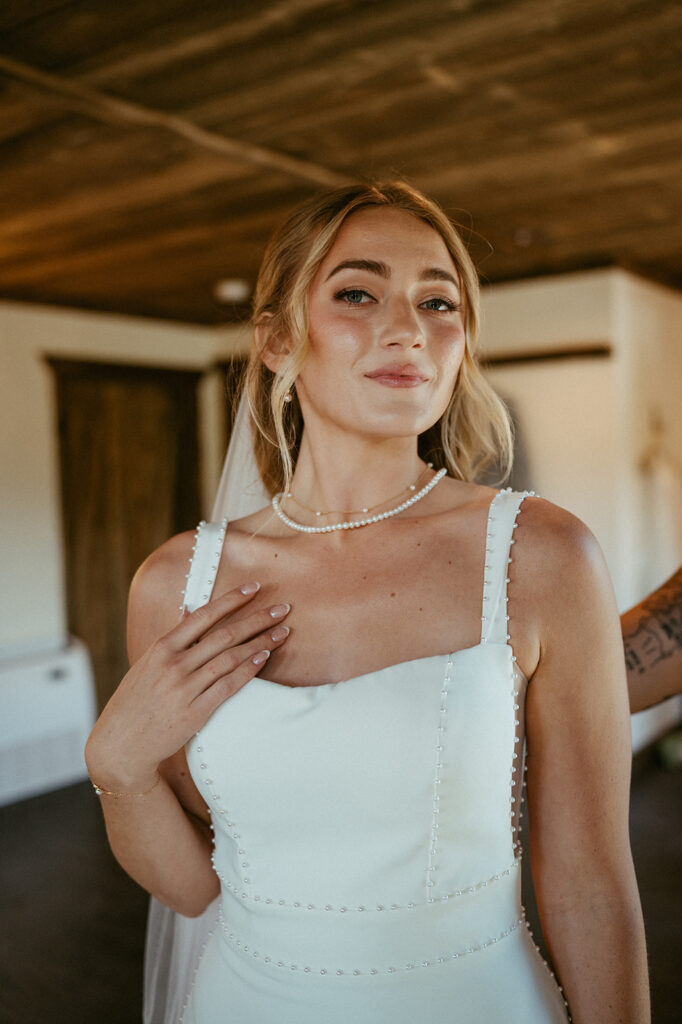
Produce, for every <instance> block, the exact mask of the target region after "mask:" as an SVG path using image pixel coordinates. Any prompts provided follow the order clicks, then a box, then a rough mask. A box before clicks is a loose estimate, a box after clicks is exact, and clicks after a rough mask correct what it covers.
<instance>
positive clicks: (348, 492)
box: [290, 431, 428, 522]
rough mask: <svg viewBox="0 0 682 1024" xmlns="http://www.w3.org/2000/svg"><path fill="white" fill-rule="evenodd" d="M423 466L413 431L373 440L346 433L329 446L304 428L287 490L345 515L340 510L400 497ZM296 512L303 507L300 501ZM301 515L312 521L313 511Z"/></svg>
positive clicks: (312, 505) (299, 498)
mask: <svg viewBox="0 0 682 1024" xmlns="http://www.w3.org/2000/svg"><path fill="white" fill-rule="evenodd" d="M332 450H333V455H331V454H330V452H331V451H332ZM425 468H426V466H425V463H424V462H423V461H422V460H421V459H420V458H419V456H418V454H417V441H416V438H415V437H406V438H391V439H389V440H384V439H381V440H378V441H374V440H372V439H370V440H368V439H366V438H349V437H348V436H347V435H346V436H345V437H344V439H343V445H339V446H334V448H333V449H331V448H330V447H329V446H327V445H323V444H322V443H320V442H319V441H317V443H316V439H309V438H307V437H306V432H305V431H304V432H303V437H302V439H301V450H300V454H299V457H298V461H297V463H296V470H295V472H294V477H293V480H292V484H291V488H290V491H291V493H292V494H293V495H295V497H296V499H297V501H299V502H301V503H302V504H303V505H304V506H307V507H308V508H309V509H316V510H318V509H319V510H321V511H323V512H326V511H329V510H334V511H335V512H336V513H337V516H336V518H337V519H343V518H344V517H343V516H342V515H339V514H338V513H340V512H350V511H355V510H360V509H364V508H374V507H376V506H380V505H382V504H383V503H385V502H390V501H391V500H392V499H395V500H398V498H399V496H400V494H401V493H402V492H403V491H406V490H408V489H409V487H410V485H411V484H414V483H415V482H416V481H417V479H418V478H419V477H420V475H421V474H423V473H424V470H425ZM426 479H428V478H427V477H424V479H423V480H422V481H420V483H425V482H426ZM290 507H293V506H290ZM296 512H297V513H299V512H301V508H300V506H297V507H296ZM297 518H299V516H298V514H297ZM300 518H301V519H302V520H304V521H305V522H312V521H313V519H314V516H311V514H310V513H309V512H307V513H306V514H305V517H304V516H303V515H301V516H300Z"/></svg>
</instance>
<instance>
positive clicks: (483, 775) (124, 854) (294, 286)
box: [86, 183, 649, 1024]
mask: <svg viewBox="0 0 682 1024" xmlns="http://www.w3.org/2000/svg"><path fill="white" fill-rule="evenodd" d="M477 320H478V286H477V281H476V275H475V271H474V269H473V266H472V264H471V261H470V259H469V257H468V255H467V253H466V250H465V248H464V246H463V244H462V242H461V240H460V238H459V236H458V234H457V233H456V231H455V229H454V227H453V226H452V225H451V223H450V222H449V221H448V219H447V218H446V216H445V215H444V213H443V212H442V211H441V210H440V208H439V207H437V206H436V204H435V203H433V202H432V201H431V200H429V199H427V198H426V197H425V196H423V195H421V194H420V193H419V192H417V191H416V190H414V189H412V188H410V187H409V186H407V185H405V184H402V183H397V184H390V185H387V186H371V185H358V186H349V187H347V188H342V189H336V190H334V191H331V192H326V193H324V194H322V195H321V196H316V197H314V198H313V199H312V200H309V201H308V202H306V203H305V204H303V205H302V206H301V207H299V208H298V209H297V210H296V211H294V213H293V214H292V215H291V216H290V218H289V219H288V220H287V222H286V223H285V224H284V225H283V226H282V227H281V228H280V229H279V231H278V232H277V233H276V235H275V237H274V238H273V239H272V241H271V243H270V245H269V247H268V250H267V252H266V255H265V258H264V262H263V266H262V268H261V272H260V276H259V281H258V286H257V291H256V297H255V316H254V323H255V332H254V344H253V351H252V354H251V359H250V363H249V367H248V371H247V379H246V384H245V389H246V390H245V394H246V397H245V398H244V399H243V400H242V404H241V411H240V416H239V418H238V419H239V422H238V426H237V430H236V438H235V439H234V441H233V444H232V445H231V453H230V455H229V456H228V463H227V481H228V484H227V493H226V494H224V495H223V497H224V501H225V504H223V506H222V509H224V510H225V511H227V512H228V514H229V515H230V516H231V518H230V521H229V522H227V521H224V522H222V523H220V522H218V523H217V524H213V523H211V524H202V526H201V527H200V528H199V530H198V531H197V534H196V535H195V534H192V533H189V534H180V535H179V536H176V537H173V538H171V540H169V541H168V542H167V543H166V544H164V545H163V546H162V547H161V548H160V549H159V550H158V551H156V552H155V553H154V554H153V555H151V557H150V558H148V559H147V561H146V562H145V563H144V564H143V566H142V567H141V568H140V569H139V570H138V573H137V574H136V576H135V579H134V581H133V585H132V588H131V594H130V606H129V631H128V643H129V653H130V663H131V669H130V671H129V672H128V673H127V675H126V676H125V678H124V679H123V681H122V682H121V684H120V686H119V688H118V690H117V691H116V693H115V694H114V696H113V697H112V699H111V700H110V702H109V703H108V705H107V706H106V708H105V709H104V711H103V712H102V715H101V717H100V719H99V721H98V722H97V724H96V726H95V728H94V730H93V732H92V734H91V736H90V739H89V741H88V745H87V749H86V758H87V763H88V768H89V771H90V775H91V778H92V779H93V782H94V784H95V786H96V788H97V791H98V793H100V795H101V798H102V799H101V802H102V807H103V811H104V815H105V818H106V824H107V831H108V836H109V840H110V843H111V846H112V849H113V851H114V854H115V856H116V857H117V859H118V860H119V862H120V863H121V865H122V866H123V867H124V868H125V870H126V871H127V872H128V873H129V874H130V875H131V876H132V877H133V878H134V879H135V880H136V881H137V882H138V883H139V884H140V885H142V886H143V887H144V888H145V889H147V890H148V891H149V892H150V893H151V894H152V895H153V896H154V897H156V900H157V901H159V902H158V903H154V914H158V913H159V910H160V908H159V903H161V904H164V905H165V906H166V907H168V908H171V909H172V910H173V911H175V912H176V914H177V915H181V916H180V917H178V918H177V921H178V922H185V919H186V918H195V917H198V916H199V915H202V914H203V913H204V912H206V916H207V917H208V918H210V921H209V922H208V923H207V925H206V929H205V931H206V933H207V934H206V935H204V938H205V941H202V943H201V945H202V947H203V948H201V949H200V950H199V951H198V953H199V955H198V956H197V957H196V958H193V963H192V965H191V974H192V978H191V980H190V982H189V984H188V985H187V986H186V985H185V981H184V978H185V975H186V973H187V968H188V966H189V965H188V963H185V962H182V960H183V958H184V960H186V959H187V957H188V956H189V953H188V951H185V952H184V953H183V954H182V957H181V962H180V963H178V962H177V961H176V962H175V963H174V964H173V963H171V966H170V967H169V966H168V965H166V967H165V968H159V969H158V970H155V967H156V968H158V966H159V965H158V964H156V960H157V958H158V956H159V954H158V953H157V949H156V945H155V942H156V939H155V938H154V936H152V941H151V944H150V946H149V948H148V955H149V958H150V964H151V975H154V976H155V980H156V981H157V982H160V983H162V984H168V985H170V986H173V985H175V988H176V989H177V990H178V991H177V993H176V995H179V996H180V997H181V1001H180V1004H179V1006H178V1008H177V1009H176V1008H175V1003H174V1002H173V999H172V998H170V997H166V996H162V997H161V998H160V1000H159V1001H158V1002H157V1004H156V1005H157V1009H155V1010H153V1011H152V1015H151V1016H150V1017H149V1019H150V1020H153V1021H154V1022H159V1021H162V1020H163V1021H166V1020H167V1021H172V1020H183V1021H184V1022H185V1024H218V1022H223V1021H230V1022H231V1024H265V1022H269V1021H272V1022H275V1021H276V1022H278V1024H294V1022H296V1024H308V1022H309V1024H312V1022H315V1024H319V1022H322V1021H324V1022H330V1024H337V1022H338V1024H340V1022H342V1021H343V1022H346V1021H347V1020H349V1019H355V1020H356V1021H357V1022H358V1024H370V1022H373V1024H381V1022H389V1021H390V1022H391V1024H407V1022H408V1021H409V1022H413V1021H415V1020H429V1021H431V1022H442V1024H445V1022H453V1024H454V1022H467V1024H469V1022H470V1024H493V1022H495V1024H497V1022H499V1021H501V1020H505V1021H507V1022H512V1024H514V1022H518V1024H522V1022H523V1024H528V1022H531V1021H532V1022H538V1024H544V1022H558V1021H566V1020H567V1019H572V1020H573V1021H574V1022H575V1024H597V1022H598V1024H615V1022H625V1021H627V1022H632V1024H643V1022H646V1021H648V1020H649V1009H648V1006H649V1003H648V986H647V969H646V954H645V945H644V932H643V925H642V918H641V910H640V904H639V897H638V893H637V888H636V882H635V877H634V871H633V866H632V860H631V855H630V847H629V839H628V792H629V772H630V734H629V709H628V703H627V691H626V686H625V669H624V663H623V648H622V638H621V632H620V625H619V619H618V613H617V610H616V603H615V598H614V594H613V589H612V585H611V581H610V579H609V576H608V572H607V569H606V566H605V562H604V558H603V555H602V552H601V550H600V548H599V546H598V544H597V542H596V540H595V538H594V536H593V535H592V534H591V533H590V531H589V530H588V529H587V527H586V526H585V525H584V524H583V523H582V522H581V521H580V520H578V519H576V517H574V516H573V515H571V514H570V513H569V512H567V511H566V510H564V509H562V508H559V507H557V506H556V505H553V504H552V503H551V502H548V501H545V500H544V499H542V498H541V497H538V496H536V495H534V493H533V492H513V491H511V490H510V489H506V490H498V489H494V488H490V487H486V486H481V485H478V484H476V483H475V478H476V475H477V473H478V472H479V471H480V469H481V468H483V467H484V466H485V465H486V464H488V463H490V462H492V461H493V460H494V459H496V458H497V457H498V456H499V455H500V453H501V454H502V461H503V464H506V467H507V468H508V467H509V465H510V462H511V431H510V427H509V421H508V417H507V413H506V410H505V408H504V406H503V404H502V403H501V402H500V400H499V399H498V398H497V396H496V395H495V394H494V393H493V392H492V390H491V389H490V387H489V385H487V383H486V382H485V380H484V378H483V376H482V374H481V372H480V370H479V368H478V365H477V363H476V359H475V355H474V350H475V338H476V329H477ZM256 468H257V473H255V480H254V479H253V477H254V471H255V469H256ZM250 473H251V476H250V475H249V474H250ZM247 481H250V483H247ZM270 499H272V500H270ZM222 509H221V514H224V512H223V511H222ZM232 509H233V510H235V511H230V510H232ZM511 545H514V547H512V546H511ZM188 569H189V572H188ZM186 577H187V578H186ZM183 585H184V586H185V591H184V594H183V603H182V615H181V618H180V621H178V610H177V604H178V598H179V595H180V592H181V591H182V586H183ZM524 749H527V751H528V760H527V793H528V807H529V819H530V831H529V849H530V858H531V863H532V871H533V881H534V885H535V889H536V893H537V899H538V907H539V912H540V918H541V923H542V929H543V934H544V937H545V940H546V943H547V946H548V948H549V950H550V954H551V958H552V967H553V971H554V973H552V970H550V968H549V967H548V965H546V964H545V963H544V962H543V960H542V958H541V955H540V954H539V952H538V949H537V947H536V945H535V943H534V941H533V939H532V936H531V935H530V932H529V930H528V927H527V925H526V922H525V916H524V912H523V908H522V906H521V902H520V860H521V844H520V842H519V837H518V830H519V828H520V823H519V815H518V810H519V803H520V797H521V786H522V778H523V761H524ZM206 908H209V910H208V911H206ZM169 920H170V919H168V918H166V919H165V920H164V921H162V928H166V927H168V923H169ZM190 944H191V943H190ZM164 1004H165V1008H163V1007H164ZM569 1014H570V1018H569Z"/></svg>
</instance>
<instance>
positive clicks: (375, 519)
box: [272, 468, 447, 533]
mask: <svg viewBox="0 0 682 1024" xmlns="http://www.w3.org/2000/svg"><path fill="white" fill-rule="evenodd" d="M446 473H447V470H446V469H445V468H443V469H439V470H438V472H437V473H434V475H433V476H432V477H431V479H430V480H429V482H428V484H426V485H425V486H424V487H422V489H421V490H420V491H417V493H416V494H413V495H412V496H411V497H410V498H406V500H405V501H401V503H400V504H399V505H396V507H395V508H392V509H389V510H388V512H378V513H377V514H376V515H374V516H368V517H367V518H366V519H358V520H357V522H355V523H332V524H331V525H330V526H305V525H304V524H303V523H297V522H296V520H295V519H290V518H289V516H288V515H287V514H286V512H284V511H283V510H282V507H281V506H280V503H279V502H280V498H282V497H284V492H282V493H281V494H276V495H275V496H274V498H273V499H272V507H273V509H274V510H275V512H276V514H277V515H278V516H279V518H280V519H281V520H282V522H283V523H285V524H286V525H287V526H290V527H291V529H292V530H298V531H299V532H300V533H334V532H335V531H336V530H357V529H358V528H359V527H360V526H370V525H371V524H372V523H380V522H381V521H382V520H383V519H390V518H391V517H392V516H397V515H398V513H399V512H404V511H405V509H406V508H409V507H410V505H415V504H416V503H417V502H418V501H421V499H422V498H425V497H426V495H427V494H428V493H429V491H432V490H433V488H434V487H435V486H436V484H437V483H438V481H439V480H442V479H443V477H444V476H445V474H446Z"/></svg>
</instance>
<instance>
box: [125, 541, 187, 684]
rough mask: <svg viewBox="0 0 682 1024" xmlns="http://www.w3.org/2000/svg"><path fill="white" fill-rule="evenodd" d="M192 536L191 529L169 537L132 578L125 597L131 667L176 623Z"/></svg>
mask: <svg viewBox="0 0 682 1024" xmlns="http://www.w3.org/2000/svg"><path fill="white" fill-rule="evenodd" d="M194 536H195V535H194V532H193V531H192V530H187V531H186V532H184V533H178V534H176V535H175V536H174V537H171V538H170V539H169V540H167V541H165V542H164V543H163V544H162V545H161V546H160V547H158V548H157V549H156V550H155V551H153V552H152V553H151V555H149V556H148V557H147V558H146V559H145V560H144V562H143V563H142V565H141V566H140V567H139V569H138V570H137V572H136V573H135V575H134V576H133V580H132V583H131V584H130V593H129V597H128V655H129V659H130V662H131V664H132V663H133V662H134V661H137V659H138V658H139V657H140V655H141V654H143V653H144V651H146V650H147V648H148V647H149V646H150V645H151V644H152V643H154V641H155V640H158V639H159V637H161V636H163V635H164V634H165V633H167V632H168V631H169V630H171V629H172V628H173V626H174V625H175V624H176V623H177V621H178V617H179V608H180V601H181V598H182V591H183V587H184V585H185V574H186V573H187V571H188V567H189V560H190V557H191V554H192V547H193V544H194Z"/></svg>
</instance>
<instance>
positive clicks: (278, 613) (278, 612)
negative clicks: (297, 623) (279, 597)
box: [270, 604, 291, 619]
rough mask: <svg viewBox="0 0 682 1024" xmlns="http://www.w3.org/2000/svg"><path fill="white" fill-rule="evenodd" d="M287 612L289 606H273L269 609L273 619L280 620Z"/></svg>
mask: <svg viewBox="0 0 682 1024" xmlns="http://www.w3.org/2000/svg"><path fill="white" fill-rule="evenodd" d="M289 611H291V605H290V604H273V606H272V608H271V609H270V614H271V615H272V617H273V619H281V618H282V616H283V615H286V613H287V612H289Z"/></svg>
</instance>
